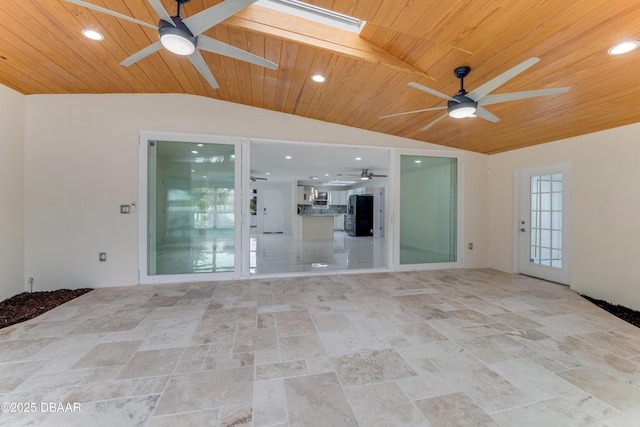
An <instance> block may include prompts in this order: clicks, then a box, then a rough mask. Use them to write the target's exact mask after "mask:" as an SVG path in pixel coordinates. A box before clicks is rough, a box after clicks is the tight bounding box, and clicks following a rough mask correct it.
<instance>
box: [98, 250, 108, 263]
mask: <svg viewBox="0 0 640 427" xmlns="http://www.w3.org/2000/svg"><path fill="white" fill-rule="evenodd" d="M98 259H100V261H101V262H102V261H106V260H107V253H106V252H100V255H98Z"/></svg>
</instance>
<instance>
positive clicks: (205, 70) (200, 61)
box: [189, 49, 220, 89]
mask: <svg viewBox="0 0 640 427" xmlns="http://www.w3.org/2000/svg"><path fill="white" fill-rule="evenodd" d="M189 61H191V63H192V64H193V65H194V66H195V67H196V68H197V69H198V71H199V72H200V74H202V77H204V79H205V80H206V81H207V82H208V83H209V84H210V85H211V87H212V88H214V89H218V88H219V87H220V86H218V82H217V81H216V78H215V77H213V74H211V70H210V69H209V66H208V65H207V63H206V62H204V58H203V57H202V54H201V53H200V52H199V51H198V50H197V49H196V51H195V52H193V53H192V54H191V55H189Z"/></svg>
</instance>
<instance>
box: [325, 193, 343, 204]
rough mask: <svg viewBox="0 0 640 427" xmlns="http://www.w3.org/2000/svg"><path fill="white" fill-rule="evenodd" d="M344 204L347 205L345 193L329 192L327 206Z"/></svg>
mask: <svg viewBox="0 0 640 427" xmlns="http://www.w3.org/2000/svg"><path fill="white" fill-rule="evenodd" d="M346 204H347V192H346V191H331V192H329V205H346Z"/></svg>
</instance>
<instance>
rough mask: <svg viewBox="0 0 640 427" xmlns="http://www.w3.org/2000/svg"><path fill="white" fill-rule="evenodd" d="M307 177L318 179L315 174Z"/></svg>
mask: <svg viewBox="0 0 640 427" xmlns="http://www.w3.org/2000/svg"><path fill="white" fill-rule="evenodd" d="M309 178H311V179H318V177H317V176H310V177H309Z"/></svg>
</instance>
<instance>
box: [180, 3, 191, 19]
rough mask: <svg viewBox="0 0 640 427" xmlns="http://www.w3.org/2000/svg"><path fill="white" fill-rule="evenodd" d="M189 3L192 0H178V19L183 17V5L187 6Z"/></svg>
mask: <svg viewBox="0 0 640 427" xmlns="http://www.w3.org/2000/svg"><path fill="white" fill-rule="evenodd" d="M189 1H191V0H176V3H178V10H177V12H176V13H177V14H176V16H177V17H178V18H180V17H182V15H181V7H182V5H183V4H186V3H189Z"/></svg>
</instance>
